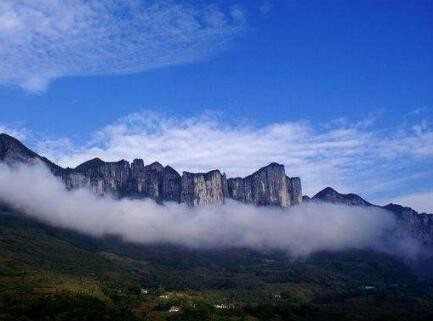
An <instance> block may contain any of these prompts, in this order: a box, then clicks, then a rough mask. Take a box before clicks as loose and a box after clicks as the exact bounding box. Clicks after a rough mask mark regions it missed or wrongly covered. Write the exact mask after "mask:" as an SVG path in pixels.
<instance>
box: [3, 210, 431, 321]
mask: <svg viewBox="0 0 433 321" xmlns="http://www.w3.org/2000/svg"><path fill="white" fill-rule="evenodd" d="M0 212H1V213H0V320H23V321H24V320H26V321H27V320H56V321H60V320H61V321H63V320H65V321H66V320H68V321H71V320H77V321H78V320H92V321H96V320H122V321H128V320H152V321H157V320H170V321H174V320H176V321H180V320H200V321H203V320H233V321H235V320H245V321H246V320H250V321H252V320H266V321H269V320H433V292H432V289H433V287H432V283H431V282H430V281H429V280H427V279H421V278H419V277H417V276H416V275H415V274H414V273H413V272H412V270H411V269H410V268H409V267H408V266H407V265H406V264H404V263H402V262H399V261H398V260H397V259H394V258H392V257H388V256H385V255H383V254H377V253H372V252H368V251H352V252H346V253H334V254H331V253H320V254H317V255H314V256H312V257H310V258H308V259H306V260H299V259H297V260H295V259H291V258H290V257H288V256H287V255H285V254H283V253H257V252H253V251H249V250H240V249H239V250H225V251H222V250H220V251H216V250H214V251H203V250H202V251H198V250H189V249H185V248H179V247H172V246H166V245H159V246H156V245H154V246H140V245H135V244H127V243H125V242H122V241H121V240H119V239H117V238H115V237H107V238H105V239H103V240H100V239H99V240H98V239H93V238H90V237H87V236H83V235H80V234H78V233H74V232H71V231H67V230H63V229H59V228H53V227H49V226H46V225H44V224H41V223H38V222H35V221H33V220H31V219H29V218H26V217H23V216H20V215H16V214H11V211H9V210H1V211H0Z"/></svg>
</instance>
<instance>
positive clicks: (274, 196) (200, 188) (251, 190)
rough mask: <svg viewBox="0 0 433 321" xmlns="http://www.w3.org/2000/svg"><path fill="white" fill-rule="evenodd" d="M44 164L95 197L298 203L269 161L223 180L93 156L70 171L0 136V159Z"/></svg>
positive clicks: (214, 174) (297, 190)
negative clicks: (251, 172)
mask: <svg viewBox="0 0 433 321" xmlns="http://www.w3.org/2000/svg"><path fill="white" fill-rule="evenodd" d="M36 159H37V160H40V161H42V162H44V163H45V164H46V165H47V166H48V167H49V168H50V169H51V171H52V172H53V174H54V175H56V176H59V177H61V179H62V180H63V182H64V183H65V186H66V188H67V189H77V188H81V187H86V188H90V190H92V191H93V192H94V193H96V194H98V195H105V194H111V195H114V196H117V197H133V198H146V197H149V198H152V199H154V200H156V201H158V202H165V201H173V202H177V203H187V204H188V205H190V206H194V205H204V204H222V203H224V202H225V200H226V199H227V198H232V199H234V200H237V201H240V202H245V203H249V204H254V205H257V206H280V207H288V206H290V205H296V204H300V203H301V202H302V188H301V181H300V179H299V178H297V177H293V178H290V177H287V176H286V174H285V171H284V166H283V165H280V164H277V163H272V164H270V165H268V166H266V167H263V168H261V169H260V170H258V171H257V172H255V173H253V174H252V175H250V176H247V177H245V178H234V179H227V178H226V176H225V174H221V172H220V171H218V170H214V171H210V172H208V173H189V172H184V173H183V175H182V176H180V175H179V174H178V173H177V172H176V171H175V170H174V169H173V168H171V167H169V166H165V167H164V166H162V165H161V164H160V163H153V164H150V165H147V166H146V165H144V163H143V160H141V159H135V160H134V161H133V162H132V163H131V164H130V163H129V162H127V161H125V160H121V161H118V162H104V161H102V160H101V159H99V158H95V159H92V160H89V161H87V162H84V163H83V164H81V165H79V166H77V167H76V168H66V169H64V168H61V167H60V166H57V165H56V164H54V163H52V162H50V161H49V160H47V159H46V158H44V157H41V156H39V155H38V154H36V153H34V152H33V151H31V150H30V149H28V148H27V147H25V146H24V145H23V144H21V143H20V142H19V141H18V140H16V139H15V138H13V137H10V136H8V135H4V134H3V135H0V161H1V160H4V161H5V160H9V161H10V162H16V161H20V162H31V161H34V160H36Z"/></svg>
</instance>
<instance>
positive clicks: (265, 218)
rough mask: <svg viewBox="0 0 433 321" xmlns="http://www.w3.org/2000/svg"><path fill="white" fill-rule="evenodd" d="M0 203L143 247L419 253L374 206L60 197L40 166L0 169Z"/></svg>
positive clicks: (84, 193) (80, 194) (61, 191)
mask: <svg viewBox="0 0 433 321" xmlns="http://www.w3.org/2000/svg"><path fill="white" fill-rule="evenodd" d="M0 201H3V202H6V203H7V204H10V205H11V206H13V207H14V208H16V209H19V210H22V211H24V212H25V213H26V214H28V215H30V216H32V217H36V218H38V219H40V220H42V221H44V222H47V223H49V224H52V225H55V226H60V227H65V228H70V229H74V230H78V231H81V232H84V233H88V234H91V235H95V236H102V235H106V234H111V235H113V234H115V235H119V236H121V237H122V238H123V239H125V240H128V241H133V242H139V243H144V244H149V243H160V242H164V243H171V244H180V245H185V246H189V247H193V248H215V247H217V248H239V247H241V248H245V247H247V248H252V249H258V250H262V249H279V250H283V251H286V252H288V253H290V254H292V255H295V256H306V255H309V254H311V253H314V252H317V251H323V250H328V251H341V250H347V249H374V250H377V251H385V252H387V253H394V254H398V255H400V256H410V257H412V258H415V257H416V256H417V254H419V252H417V250H419V249H420V248H418V247H417V244H416V243H413V241H411V240H406V239H401V238H400V237H398V236H397V234H395V233H394V231H396V227H397V225H396V221H395V219H394V217H393V216H392V215H391V214H390V213H389V212H386V211H384V210H381V209H377V208H362V207H349V206H341V205H333V204H325V203H323V204H319V203H310V204H303V205H302V206H296V207H292V208H289V209H277V208H263V207H262V208H259V207H255V206H251V205H246V204H241V203H237V202H234V201H232V202H228V203H227V204H225V205H213V206H210V205H209V206H202V207H195V208H192V209H191V208H188V207H187V206H186V205H184V204H180V205H179V204H174V203H169V204H165V205H164V206H163V205H158V204H156V203H155V202H153V201H151V200H128V199H122V200H114V199H111V198H108V197H105V198H103V197H97V196H96V195H95V194H93V193H91V192H90V191H88V190H85V189H82V190H75V191H66V189H65V187H64V185H63V184H62V182H61V181H60V180H58V179H56V178H54V177H53V176H52V175H51V174H50V172H49V171H48V169H46V168H45V167H43V166H40V165H37V166H25V165H20V166H16V167H14V168H10V167H8V166H7V165H4V164H0Z"/></svg>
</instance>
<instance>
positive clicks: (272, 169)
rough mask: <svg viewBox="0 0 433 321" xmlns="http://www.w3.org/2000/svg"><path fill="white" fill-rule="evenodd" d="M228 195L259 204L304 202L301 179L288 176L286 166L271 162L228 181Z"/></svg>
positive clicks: (275, 204)
mask: <svg viewBox="0 0 433 321" xmlns="http://www.w3.org/2000/svg"><path fill="white" fill-rule="evenodd" d="M227 185H228V197H230V198H232V199H234V200H237V201H240V202H245V203H250V204H254V205H257V206H280V207H289V206H290V205H296V204H300V203H302V189H301V180H300V179H299V178H297V177H295V178H289V177H287V176H286V173H285V170H284V166H283V165H280V164H277V163H271V164H269V165H268V166H266V167H263V168H261V169H259V170H258V171H257V172H255V173H254V174H252V175H250V176H247V177H245V178H240V177H238V178H230V179H229V180H228V181H227Z"/></svg>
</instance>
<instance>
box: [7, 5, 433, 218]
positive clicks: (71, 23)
mask: <svg viewBox="0 0 433 321" xmlns="http://www.w3.org/2000/svg"><path fill="white" fill-rule="evenodd" d="M120 3H121V2H120V1H117V0H115V1H112V7H108V8H107V7H101V5H100V1H98V0H92V1H88V2H83V1H80V0H70V1H67V2H66V5H64V4H63V5H62V4H60V2H59V1H51V2H47V1H45V0H44V1H40V4H35V3H32V1H22V3H20V4H17V3H16V2H15V1H9V0H6V1H5V2H3V3H2V4H0V58H1V59H0V61H2V62H0V111H1V114H0V124H1V125H0V126H2V128H4V130H6V131H9V132H11V133H17V134H19V135H21V136H22V138H23V139H24V140H25V141H26V142H27V143H29V144H31V145H32V146H33V147H34V148H36V149H38V151H40V152H44V153H45V154H47V155H49V156H51V157H53V158H54V159H55V160H57V161H59V162H61V163H63V164H64V165H66V164H71V165H76V163H78V162H79V161H81V160H84V158H85V157H87V156H89V157H90V156H101V155H102V156H105V158H107V159H110V160H111V159H113V160H114V158H115V157H121V158H127V159H130V158H131V157H135V156H142V157H144V156H145V159H149V160H150V159H151V158H155V159H156V158H157V157H161V158H162V159H161V161H163V162H165V163H170V164H173V165H175V167H177V168H179V169H197V170H206V169H211V167H212V166H216V165H217V161H215V162H214V159H212V160H210V159H211V158H214V157H212V146H213V144H214V143H215V140H216V141H219V142H220V144H225V145H229V144H228V143H227V142H226V141H225V140H224V139H226V140H230V142H232V141H233V140H235V141H237V140H236V137H237V138H238V145H236V146H240V147H236V146H232V147H231V149H230V150H229V151H227V153H233V152H234V151H235V150H236V148H239V150H245V146H243V145H242V144H248V143H250V142H251V141H250V140H248V139H247V138H251V137H257V138H256V140H259V139H262V138H263V137H265V138H266V137H268V138H269V137H270V138H269V139H267V140H266V139H265V140H264V141H263V142H262V144H263V145H260V144H259V145H258V146H257V148H256V150H255V151H249V150H248V151H245V153H244V154H243V153H239V158H235V159H234V160H233V157H228V156H226V151H225V149H224V148H222V147H218V148H220V152H221V153H222V154H224V155H221V156H220V163H221V165H220V166H218V167H223V169H224V170H226V171H227V172H228V173H233V175H237V174H239V175H243V174H245V173H246V172H248V171H250V170H252V169H253V167H254V166H260V164H263V165H264V164H265V163H267V162H271V161H274V160H275V161H280V162H283V163H284V164H285V165H286V167H288V168H289V170H288V171H290V173H289V174H291V175H301V176H306V182H307V183H308V184H309V185H308V186H310V187H308V186H307V187H306V190H307V191H308V192H309V193H313V191H317V190H318V189H319V188H321V187H324V186H326V185H333V186H337V187H339V188H340V189H342V190H343V191H346V192H349V191H355V192H359V193H362V194H363V195H366V196H368V197H370V198H373V199H374V200H378V201H388V200H393V199H397V200H403V201H406V202H409V203H411V205H417V204H418V208H422V209H425V208H428V207H429V206H432V207H433V202H432V203H428V204H427V205H426V201H425V200H424V199H426V198H427V199H430V198H431V196H433V185H432V184H431V183H430V182H432V178H433V172H432V170H431V168H432V165H433V161H432V160H433V147H432V145H433V138H432V137H433V134H432V126H431V121H432V117H433V90H432V89H433V85H432V84H433V32H432V31H433V2H432V1H407V0H406V1H398V0H396V1H300V0H287V1H283V0H274V1H272V0H269V1H266V0H263V1H262V0H258V1H213V2H212V1H211V2H204V1H202V2H199V1H195V2H189V1H174V0H173V1H162V2H159V4H158V5H153V6H152V2H149V1H135V0H134V1H126V2H124V3H128V4H127V5H125V4H122V5H121V4H120ZM143 3H144V5H143ZM125 12H126V14H125ZM113 17H114V18H116V19H115V20H112V18H113ZM119 17H123V18H119ZM125 17H126V19H125ZM161 17H168V19H167V21H166V20H164V19H165V18H164V19H162V21H161ZM41 21H42V22H43V23H41ZM119 21H120V22H119ZM173 21H175V22H173ZM41 26H42V27H41ZM38 28H39V29H38ZM107 35H109V36H107ZM107 39H108V40H107ZM2 49H3V52H2ZM149 111H151V112H149ZM209 111H211V112H209ZM149 122H151V123H152V126H150V125H149ZM200 124H201V125H203V124H205V126H204V127H206V126H207V127H206V128H204V127H203V132H200V133H201V134H202V135H203V141H200V144H202V148H203V149H205V150H208V152H207V153H204V154H203V156H202V158H200V160H197V157H196V156H193V155H190V157H182V158H180V157H179V156H178V155H177V154H176V153H175V152H172V151H171V149H170V148H172V149H176V146H171V145H169V146H165V145H164V144H165V143H164V142H165V141H166V139H167V137H171V139H173V141H177V139H179V140H180V141H181V142H182V138H179V137H178V136H173V135H174V134H173V132H179V131H185V132H187V133H188V135H189V133H190V132H188V131H187V130H191V131H192V132H194V129H195V128H196V127H197V126H200ZM281 124H283V125H284V126H286V125H287V126H288V127H287V126H286V127H284V126H283V127H284V130H281V135H282V136H284V135H292V136H291V137H290V138H287V140H284V138H281V139H280V138H277V139H276V140H277V141H278V142H279V144H280V145H278V146H277V147H278V148H283V149H285V150H282V151H279V152H278V153H277V152H276V151H275V150H274V149H273V148H277V147H275V146H273V147H272V148H271V147H268V146H267V145H266V144H272V141H273V140H275V139H274V138H273V137H274V135H277V134H276V133H274V132H273V131H274V130H275V126H277V125H281ZM179 126H180V127H179ZM194 126H195V127H194ZM150 127H151V128H150ZM119 128H120V129H119ZM155 128H156V129H155ZM167 128H168V129H167ZM218 128H224V130H218ZM176 130H177V131H176ZM279 130H280V129H279ZM228 133H229V134H230V135H226V136H227V137H226V136H224V134H228ZM293 133H295V134H293ZM188 135H187V136H188ZM338 135H340V136H338ZM155 136H156V137H157V139H160V146H163V148H162V147H161V148H162V149H163V150H164V151H167V150H168V151H169V152H167V153H166V154H161V153H159V152H158V150H155V149H154V148H156V147H154V146H147V147H146V148H147V149H144V148H143V147H140V146H138V145H137V144H136V143H135V144H134V143H131V140H132V139H137V140H138V141H140V142H141V139H146V140H148V139H155ZM101 137H102V138H101ZM181 137H185V136H181ZM188 137H190V136H188ZM120 138H122V139H125V141H123V140H120ZM357 138H358V140H357ZM185 139H186V140H184V142H189V141H188V140H187V138H185ZM335 141H338V143H339V144H337V145H338V147H335V145H336V143H335ZM127 142H129V143H131V144H130V145H128V143H127ZM194 142H195V143H198V142H196V141H194ZM225 142H226V143H225ZM329 142H333V144H334V145H333V147H332V148H336V149H335V150H331V151H330V149H329V148H324V149H323V148H322V147H323V146H324V144H325V143H326V144H328V143H329ZM369 142H371V144H370V146H369ZM191 143H192V141H191ZM289 143H290V144H291V145H290V146H288V144H289ZM118 144H122V146H128V147H129V149H128V150H126V148H123V149H122V148H120V147H119V145H118ZM298 144H310V146H316V145H315V144H319V145H318V146H319V147H317V148H316V150H317V152H316V153H313V152H312V151H311V150H308V152H307V151H306V146H305V145H303V146H298ZM402 144H403V145H405V146H402ZM187 145H188V144H187ZM385 145H386V146H385ZM215 146H219V145H215ZM215 146H214V148H217V147H215ZM291 146H297V147H296V148H292V147H291ZM372 146H374V147H372ZM403 147H406V149H404V148H403ZM185 148H188V147H185ZM260 148H262V150H260ZM332 148H331V149H332ZM355 149H356V150H355ZM379 149H380V151H379V152H378V150H379ZM191 153H194V154H196V153H198V151H196V150H189V151H188V150H187V151H184V152H183V154H191ZM95 154H101V155H95ZM142 154H144V156H143V155H142ZM382 154H383V155H382ZM410 154H413V155H412V156H413V157H412V156H410ZM341 155H344V157H343V156H341ZM242 157H248V161H247V160H244V161H245V163H246V165H242V166H241V165H240V164H239V163H241V162H242V161H243V160H242ZM273 158H277V159H273ZM173 159H174V160H173ZM250 160H253V161H250ZM323 163H325V164H327V166H326V167H324V168H323V169H322V166H323ZM353 164H355V165H353ZM374 169H376V171H375V170H374ZM351 171H352V173H351V174H350V172H351ZM312 172H314V175H313V174H311V175H310V174H309V173H312ZM353 181H356V182H353ZM350 182H352V183H350ZM372 184H374V186H378V188H376V189H372V188H371V185H372ZM380 186H382V187H381V188H379V187H380ZM430 193H432V194H430ZM420 195H421V196H422V195H424V196H422V197H424V198H423V200H421V201H420V200H419V197H421V196H420ZM425 195H427V196H425ZM414 197H418V198H417V201H414V200H413V199H414ZM416 202H418V203H416ZM432 211H433V208H432Z"/></svg>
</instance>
